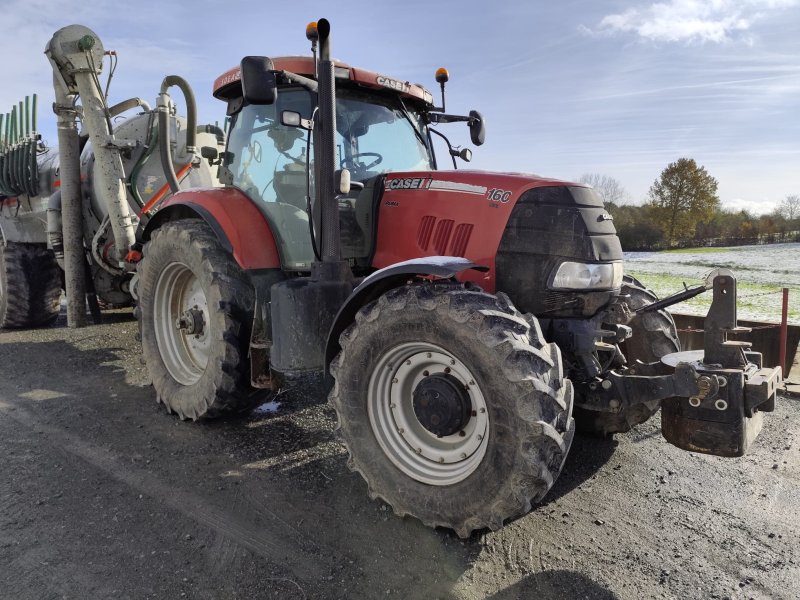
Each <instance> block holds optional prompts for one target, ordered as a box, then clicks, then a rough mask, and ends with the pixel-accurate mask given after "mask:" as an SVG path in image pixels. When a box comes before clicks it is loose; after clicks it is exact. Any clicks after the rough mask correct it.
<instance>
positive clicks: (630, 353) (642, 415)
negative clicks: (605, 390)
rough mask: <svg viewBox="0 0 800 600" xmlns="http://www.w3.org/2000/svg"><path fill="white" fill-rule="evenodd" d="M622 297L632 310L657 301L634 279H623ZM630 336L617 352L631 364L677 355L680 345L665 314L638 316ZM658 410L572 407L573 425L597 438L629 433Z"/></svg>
mask: <svg viewBox="0 0 800 600" xmlns="http://www.w3.org/2000/svg"><path fill="white" fill-rule="evenodd" d="M622 294H623V295H627V296H629V297H630V300H629V301H628V304H629V307H630V308H631V309H634V310H635V309H637V308H641V307H642V306H648V305H650V304H653V303H654V302H656V301H658V296H656V295H655V294H654V293H653V292H652V291H650V290H648V289H645V287H644V286H643V285H642V284H641V283H640V282H639V281H638V280H636V279H634V278H633V277H628V276H626V277H625V280H624V282H623V284H622ZM628 325H629V326H630V327H631V329H632V330H633V333H632V335H631V337H630V338H628V339H627V340H625V341H624V342H623V343H622V344H620V350H621V351H622V353H623V354H624V355H625V357H626V358H627V360H628V364H633V363H634V362H635V361H636V360H640V361H642V362H644V363H651V362H656V361H658V360H660V359H661V357H662V356H664V355H666V354H670V353H672V352H680V349H681V343H680V340H679V339H678V329H677V327H676V326H675V321H674V319H673V318H672V315H670V314H669V312H667V311H666V310H663V309H662V310H656V311H652V312H646V313H641V314H639V315H637V316H636V317H635V318H634V319H633V321H631V322H630V323H629V324H628ZM660 408H661V400H646V399H644V401H643V402H639V403H638V404H634V405H633V406H631V407H630V408H627V409H625V410H622V411H620V412H618V413H609V412H599V411H593V410H587V409H585V408H581V407H580V406H576V407H575V421H576V423H577V424H578V431H582V432H585V433H592V434H596V435H601V436H604V435H611V434H613V433H624V432H626V431H630V430H631V428H632V427H634V426H635V425H639V424H641V423H644V422H645V421H647V420H648V419H649V418H650V417H652V416H653V415H654V414H656V413H657V412H658V410H659V409H660Z"/></svg>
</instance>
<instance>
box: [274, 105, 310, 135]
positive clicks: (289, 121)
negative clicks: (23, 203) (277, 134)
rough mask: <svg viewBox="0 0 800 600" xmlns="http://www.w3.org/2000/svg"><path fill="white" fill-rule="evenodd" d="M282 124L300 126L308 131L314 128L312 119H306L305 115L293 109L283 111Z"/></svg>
mask: <svg viewBox="0 0 800 600" xmlns="http://www.w3.org/2000/svg"><path fill="white" fill-rule="evenodd" d="M281 125H284V126H285V127H300V128H302V129H305V130H306V131H311V130H312V129H314V124H313V123H312V122H311V119H304V118H303V115H301V114H300V113H299V112H295V111H293V110H284V111H283V112H282V113H281Z"/></svg>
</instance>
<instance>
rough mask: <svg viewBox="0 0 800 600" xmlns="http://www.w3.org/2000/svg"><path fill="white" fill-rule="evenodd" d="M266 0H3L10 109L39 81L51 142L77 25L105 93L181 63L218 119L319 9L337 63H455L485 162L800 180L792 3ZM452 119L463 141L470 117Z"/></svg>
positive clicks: (643, 183)
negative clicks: (104, 61)
mask: <svg viewBox="0 0 800 600" xmlns="http://www.w3.org/2000/svg"><path fill="white" fill-rule="evenodd" d="M270 4H278V3H271V2H245V1H242V0H228V1H226V2H221V1H214V2H211V1H210V0H193V1H192V2H186V3H177V2H170V1H168V0H161V1H159V2H156V1H153V0H139V1H137V2H135V3H127V4H121V3H119V2H118V1H113V2H112V1H98V0H95V1H91V0H0V22H1V23H2V28H3V35H2V36H0V51H2V54H0V56H2V57H3V58H2V59H0V76H2V79H1V81H2V84H0V110H2V112H3V113H5V112H8V111H10V109H11V107H12V105H14V103H16V102H18V101H19V100H20V99H22V98H23V97H24V96H25V95H26V94H31V93H34V92H36V93H38V94H39V97H40V106H41V108H40V117H39V121H40V127H39V129H40V130H41V131H42V132H43V133H44V134H45V138H46V139H47V140H48V141H49V142H50V143H51V144H55V142H56V135H55V119H54V117H53V115H52V114H51V112H50V110H49V107H50V104H51V103H52V98H53V93H52V88H51V72H50V68H49V65H48V62H47V60H46V58H45V57H44V55H43V54H42V51H43V49H44V47H45V45H46V44H47V42H48V40H49V39H50V37H51V36H52V34H53V32H55V31H56V30H57V29H59V28H61V27H63V26H65V25H69V24H72V23H80V24H82V25H86V26H88V27H90V28H92V29H93V30H94V31H95V32H97V34H98V35H99V37H100V38H101V40H102V41H103V44H104V45H105V47H106V49H115V50H117V52H118V54H119V67H118V69H117V72H116V75H115V78H114V82H113V83H112V88H111V102H112V103H115V102H118V101H121V100H124V99H126V98H128V97H131V96H140V97H142V98H144V99H146V100H148V101H149V102H151V103H154V101H155V95H156V93H157V92H158V88H159V85H160V83H161V80H162V79H163V77H164V76H165V75H167V74H177V75H182V76H183V77H185V78H186V79H188V80H189V82H190V83H191V84H192V86H193V88H194V91H195V95H196V96H197V98H198V104H199V109H200V117H201V119H200V120H201V122H214V121H215V120H221V119H222V118H223V115H224V106H223V105H222V103H220V102H218V101H216V100H214V99H213V98H212V97H211V84H212V82H213V80H214V78H215V77H216V76H218V75H219V74H221V73H222V72H223V71H225V70H227V69H228V68H230V67H232V66H234V65H235V64H237V63H238V61H239V60H240V58H241V57H242V56H244V55H247V54H262V55H268V56H269V55H273V56H278V55H284V54H307V53H309V44H308V42H307V41H306V39H305V35H304V31H305V25H306V23H308V22H309V21H312V20H316V19H318V18H321V17H326V18H328V19H329V20H330V21H331V24H332V44H333V54H334V56H336V57H337V58H340V59H341V60H344V61H345V62H348V63H350V64H353V65H356V66H361V67H364V68H368V69H371V70H375V71H380V72H382V73H385V74H387V75H391V76H394V77H396V78H398V79H404V80H409V81H413V82H419V83H422V84H423V85H425V86H426V87H428V89H430V90H431V91H433V92H434V93H435V94H437V93H438V92H437V90H436V88H437V87H438V86H436V84H435V82H434V79H433V75H434V71H435V70H436V68H437V67H440V66H445V67H447V68H448V69H449V71H450V83H449V84H448V94H447V105H448V111H449V112H464V113H466V112H467V111H468V110H469V109H471V108H475V109H478V110H480V111H481V112H483V114H484V115H485V117H486V120H487V124H488V132H487V142H486V144H485V145H484V146H483V147H481V148H478V149H476V151H475V153H474V159H473V163H472V166H474V167H475V168H480V169H490V170H509V171H523V172H533V173H538V174H541V175H547V176H552V177H559V178H563V179H576V178H578V177H579V176H580V175H582V174H583V173H589V172H595V173H600V174H604V175H609V176H612V177H615V178H616V179H618V180H619V181H620V182H621V183H622V185H623V186H624V187H625V188H626V189H627V190H628V192H629V193H630V195H631V200H632V201H634V202H640V201H642V200H643V199H644V198H645V196H646V194H647V190H648V189H649V187H650V185H651V184H652V183H653V181H654V180H655V179H656V178H657V177H658V175H659V174H660V172H661V170H662V169H663V168H664V167H666V166H667V164H668V163H670V162H672V161H674V160H676V159H678V158H681V157H689V158H694V159H695V160H696V161H697V162H698V163H699V164H701V165H703V166H705V167H706V169H707V170H708V171H709V173H711V175H713V176H714V177H716V178H717V179H718V180H719V184H720V186H719V192H720V197H721V198H722V201H723V205H724V206H726V207H728V208H747V209H748V210H751V211H753V212H756V213H763V212H769V211H770V210H771V209H772V208H773V207H774V206H775V204H776V203H777V202H778V201H779V200H781V199H782V198H783V197H785V196H786V195H788V194H800V118H798V115H800V35H798V29H800V0H662V1H661V2H658V3H650V2H647V1H634V0H595V1H589V0H563V1H561V2H540V1H532V2H528V3H527V5H523V4H522V3H519V2H512V1H510V0H494V1H493V2H474V1H472V0H461V1H458V2H456V1H452V2H451V1H449V0H438V1H434V2H422V1H419V0H405V1H404V2H402V3H379V2H375V1H374V0H373V1H372V2H363V1H357V0H351V1H347V0H340V1H339V2H336V3H331V2H316V1H304V2H296V3H289V2H283V3H280V4H279V5H278V6H277V7H271V6H270ZM331 6H336V9H335V11H334V10H333V9H332V8H330V7H331ZM104 75H105V73H104ZM175 96H176V97H179V93H177V92H176V94H175ZM449 127H450V129H449V130H447V131H446V132H447V133H448V135H451V139H453V141H454V142H457V143H464V144H466V143H467V142H468V136H467V134H466V128H464V127H463V126H459V125H451V126H449Z"/></svg>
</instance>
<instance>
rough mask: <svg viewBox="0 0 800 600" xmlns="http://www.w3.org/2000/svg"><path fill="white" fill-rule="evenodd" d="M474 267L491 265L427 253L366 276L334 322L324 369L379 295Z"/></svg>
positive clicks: (447, 277) (481, 267)
mask: <svg viewBox="0 0 800 600" xmlns="http://www.w3.org/2000/svg"><path fill="white" fill-rule="evenodd" d="M467 269H474V270H476V271H481V272H486V271H488V270H489V269H488V267H484V266H481V265H477V264H475V263H473V262H472V261H470V260H467V259H466V258H459V257H454V256H426V257H424V258H414V259H412V260H406V261H403V262H400V263H396V264H393V265H389V266H388V267H384V268H383V269H380V270H378V271H375V272H374V273H372V274H371V275H370V276H369V277H366V278H365V279H364V280H363V281H362V282H361V283H360V284H359V285H358V287H356V289H354V290H353V293H352V294H350V297H349V298H348V299H347V300H346V301H345V303H344V304H343V305H342V307H341V308H340V309H339V312H338V313H337V315H336V318H335V319H334V321H333V325H332V326H331V330H330V333H329V334H328V341H327V344H326V345H325V373H327V372H328V367H330V364H331V361H332V360H333V359H334V358H335V357H336V355H337V354H338V353H339V351H340V350H341V349H342V348H341V346H340V345H339V336H340V335H341V334H342V332H343V331H344V330H345V329H347V327H348V326H349V325H350V324H351V323H352V322H353V321H354V320H355V318H356V313H357V312H358V311H359V310H361V308H362V307H363V306H365V305H366V304H368V303H369V302H372V301H373V300H375V299H376V298H379V297H380V296H382V295H383V294H385V293H386V292H388V291H389V290H391V289H392V288H396V287H400V286H401V285H404V284H405V283H406V282H408V280H409V279H413V278H415V277H426V276H433V277H438V278H442V279H449V278H451V277H455V276H456V275H457V274H458V273H461V272H462V271H466V270H467Z"/></svg>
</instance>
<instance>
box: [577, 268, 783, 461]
mask: <svg viewBox="0 0 800 600" xmlns="http://www.w3.org/2000/svg"><path fill="white" fill-rule="evenodd" d="M712 286H713V290H714V291H713V293H714V297H713V300H712V303H711V308H710V309H709V311H708V315H707V316H706V319H705V324H704V331H705V339H704V348H703V350H689V351H684V352H675V353H672V354H668V355H666V356H664V357H662V359H661V363H662V364H659V363H652V364H647V365H645V364H641V363H639V364H637V365H634V366H632V367H631V368H630V369H627V370H625V371H622V372H617V371H611V372H609V373H608V374H606V376H605V377H604V378H603V379H602V380H600V381H592V382H589V383H585V384H581V385H582V386H585V390H584V391H585V393H584V394H583V403H584V404H585V406H586V407H587V408H591V409H592V410H603V411H606V412H619V411H621V410H624V409H626V408H629V407H631V406H633V405H635V404H638V403H642V402H649V401H657V400H661V401H662V408H661V432H662V434H663V436H664V438H665V439H666V440H667V441H668V442H670V443H671V444H673V445H675V446H678V447H679V448H683V449H684V450H691V451H693V452H702V453H705V454H714V455H717V456H742V455H743V454H744V453H745V452H746V451H747V448H748V447H749V446H750V444H751V443H752V442H753V441H754V440H755V438H756V436H758V433H759V431H760V430H761V424H762V418H763V413H765V412H771V411H773V410H775V398H776V396H777V390H778V388H779V386H780V384H781V381H782V372H781V368H780V367H774V368H764V367H762V358H761V353H759V352H751V351H749V347H750V343H749V342H739V341H733V340H728V339H727V338H728V334H729V333H740V332H748V331H750V329H748V328H745V327H739V326H738V324H737V318H736V278H735V277H734V276H733V274H732V273H731V272H730V271H727V270H720V271H718V272H716V273H715V275H714V277H713V284H712ZM670 370H671V372H669V371H670ZM665 371H667V372H666V373H665Z"/></svg>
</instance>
